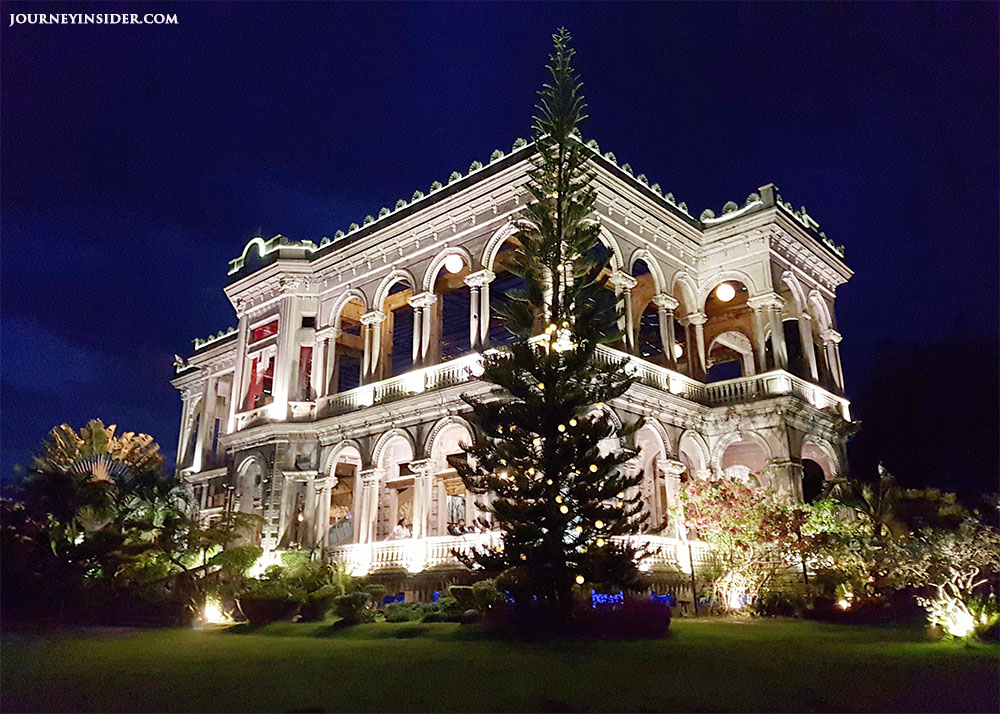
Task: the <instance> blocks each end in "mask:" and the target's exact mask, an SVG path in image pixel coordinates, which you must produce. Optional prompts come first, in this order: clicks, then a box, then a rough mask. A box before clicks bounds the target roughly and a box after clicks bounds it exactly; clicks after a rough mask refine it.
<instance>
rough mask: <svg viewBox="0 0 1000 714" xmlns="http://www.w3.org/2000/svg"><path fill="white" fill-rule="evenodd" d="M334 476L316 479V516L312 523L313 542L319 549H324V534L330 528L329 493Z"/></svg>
mask: <svg viewBox="0 0 1000 714" xmlns="http://www.w3.org/2000/svg"><path fill="white" fill-rule="evenodd" d="M335 481H336V477H335V476H327V477H326V478H322V479H317V480H316V483H315V488H316V500H317V503H316V515H315V517H314V521H313V529H314V532H313V540H314V542H315V543H316V544H317V545H319V547H320V548H324V547H326V534H327V531H328V530H329V528H330V492H331V491H332V490H333V485H334V482H335Z"/></svg>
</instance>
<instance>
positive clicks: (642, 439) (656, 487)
mask: <svg viewBox="0 0 1000 714" xmlns="http://www.w3.org/2000/svg"><path fill="white" fill-rule="evenodd" d="M635 444H636V448H637V449H638V451H639V457H638V458H639V468H641V469H642V486H641V489H642V496H643V501H645V505H646V510H647V512H648V513H649V520H648V521H647V522H646V527H647V528H648V529H651V530H655V531H661V530H663V528H664V527H665V526H666V525H667V515H668V514H669V512H670V508H671V506H672V505H673V502H672V500H673V497H672V494H670V493H669V487H668V484H667V482H666V479H664V478H663V476H662V474H661V473H660V463H659V462H660V460H661V459H662V458H663V456H664V454H665V451H664V447H663V440H662V439H661V438H660V435H659V434H658V433H657V431H656V430H655V429H653V428H652V427H650V426H644V427H643V428H641V429H640V430H639V431H638V432H636V435H635Z"/></svg>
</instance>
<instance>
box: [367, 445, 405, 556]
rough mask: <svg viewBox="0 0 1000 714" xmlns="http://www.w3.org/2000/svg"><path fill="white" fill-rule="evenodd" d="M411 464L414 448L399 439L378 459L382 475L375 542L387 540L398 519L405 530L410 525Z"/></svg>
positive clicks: (383, 451)
mask: <svg viewBox="0 0 1000 714" xmlns="http://www.w3.org/2000/svg"><path fill="white" fill-rule="evenodd" d="M412 460H413V447H411V446H410V442H409V441H407V440H406V439H405V438H404V437H402V436H393V437H392V438H390V439H389V441H388V442H386V444H385V446H383V448H382V452H381V454H380V455H379V460H378V468H379V470H380V472H381V474H382V477H383V480H382V490H381V492H380V493H379V504H378V520H377V522H376V524H375V538H376V539H377V540H386V539H388V538H389V537H390V535H391V533H392V530H393V528H394V527H395V526H396V524H397V523H398V522H399V520H400V519H403V520H405V521H406V526H407V527H408V528H412V525H413V472H412V471H410V469H409V462H410V461H412Z"/></svg>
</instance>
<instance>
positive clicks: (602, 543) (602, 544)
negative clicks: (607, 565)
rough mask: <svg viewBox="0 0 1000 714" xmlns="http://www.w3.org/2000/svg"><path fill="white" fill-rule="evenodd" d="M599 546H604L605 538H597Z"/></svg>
mask: <svg viewBox="0 0 1000 714" xmlns="http://www.w3.org/2000/svg"><path fill="white" fill-rule="evenodd" d="M597 547H598V548H603V547H604V539H603V538H598V539H597Z"/></svg>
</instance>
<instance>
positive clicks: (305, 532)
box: [293, 479, 319, 548]
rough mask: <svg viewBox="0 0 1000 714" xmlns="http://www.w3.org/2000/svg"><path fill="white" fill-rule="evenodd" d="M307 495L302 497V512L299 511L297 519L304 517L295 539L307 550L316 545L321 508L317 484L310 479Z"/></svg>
mask: <svg viewBox="0 0 1000 714" xmlns="http://www.w3.org/2000/svg"><path fill="white" fill-rule="evenodd" d="M304 486H305V493H304V494H303V496H302V510H301V511H297V513H296V515H295V517H296V519H297V518H298V515H299V514H301V515H302V520H301V521H299V522H298V523H297V524H296V525H295V526H293V527H295V529H296V531H295V537H296V540H298V542H299V544H300V545H302V546H303V547H305V548H311V547H313V546H314V545H316V521H317V518H316V517H317V515H319V514H318V513H317V510H318V507H319V499H318V498H317V497H316V496H317V494H316V482H315V481H314V480H313V479H310V480H308V481H306V482H305V484H304Z"/></svg>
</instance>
